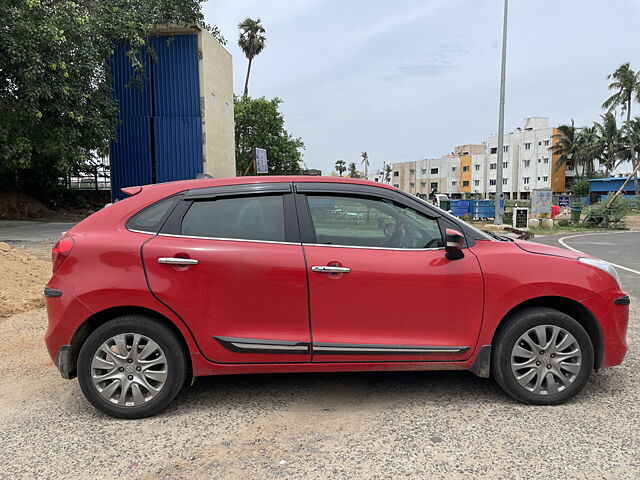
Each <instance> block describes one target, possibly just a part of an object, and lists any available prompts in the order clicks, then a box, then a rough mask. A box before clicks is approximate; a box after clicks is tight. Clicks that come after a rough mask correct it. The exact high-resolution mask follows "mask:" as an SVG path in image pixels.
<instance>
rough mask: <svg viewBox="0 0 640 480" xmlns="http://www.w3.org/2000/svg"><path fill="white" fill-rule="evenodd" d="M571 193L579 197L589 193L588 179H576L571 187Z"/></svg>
mask: <svg viewBox="0 0 640 480" xmlns="http://www.w3.org/2000/svg"><path fill="white" fill-rule="evenodd" d="M571 193H573V194H574V195H576V196H578V197H584V196H586V195H589V182H587V181H586V180H576V181H575V182H574V184H573V186H572V187H571Z"/></svg>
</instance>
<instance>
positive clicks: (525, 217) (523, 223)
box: [513, 207, 529, 230]
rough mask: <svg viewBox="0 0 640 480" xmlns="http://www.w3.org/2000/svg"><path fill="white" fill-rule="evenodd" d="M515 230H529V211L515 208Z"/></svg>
mask: <svg viewBox="0 0 640 480" xmlns="http://www.w3.org/2000/svg"><path fill="white" fill-rule="evenodd" d="M513 228H517V229H519V230H526V229H527V228H529V209H528V208H522V207H514V209H513Z"/></svg>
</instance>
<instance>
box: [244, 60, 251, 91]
mask: <svg viewBox="0 0 640 480" xmlns="http://www.w3.org/2000/svg"><path fill="white" fill-rule="evenodd" d="M251 61H252V59H251V58H250V59H249V65H248V66H247V78H246V79H245V80H244V96H245V97H248V96H249V74H250V73H251Z"/></svg>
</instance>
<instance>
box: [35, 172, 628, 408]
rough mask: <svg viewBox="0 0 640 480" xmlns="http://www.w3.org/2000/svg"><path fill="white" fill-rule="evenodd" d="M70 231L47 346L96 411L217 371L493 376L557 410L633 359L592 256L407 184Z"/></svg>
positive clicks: (219, 185)
mask: <svg viewBox="0 0 640 480" xmlns="http://www.w3.org/2000/svg"><path fill="white" fill-rule="evenodd" d="M124 190H125V192H126V193H127V194H129V195H130V196H129V197H128V198H126V199H125V200H123V201H121V202H118V203H116V204H114V205H111V206H109V207H107V208H104V209H103V210H101V211H99V212H97V213H95V214H94V215H92V216H90V217H89V218H87V219H86V220H84V221H82V222H81V223H79V224H78V225H76V226H75V227H74V228H72V229H71V230H70V231H69V232H67V233H66V234H65V235H64V236H63V237H62V238H60V240H59V241H58V243H57V244H56V246H55V247H54V249H53V277H52V278H51V280H50V281H49V283H48V284H47V286H46V288H45V296H46V297H47V309H48V314H49V328H48V330H47V334H46V343H47V347H48V350H49V353H50V355H51V357H52V359H54V361H55V364H56V366H57V367H58V369H59V370H60V373H61V374H62V376H63V377H65V378H73V377H75V376H77V377H78V379H79V382H80V387H81V388H82V391H83V392H84V394H85V396H86V397H87V399H88V400H89V401H90V402H91V403H93V405H95V406H96V407H97V408H98V409H100V410H102V411H103V412H106V413H108V414H110V415H113V416H116V417H123V418H139V417H144V416H148V415H152V414H155V413H157V412H159V411H161V410H162V409H163V408H165V407H166V406H167V405H168V404H169V403H170V402H171V401H172V400H173V399H174V397H175V396H176V394H177V393H178V392H179V391H180V389H181V388H182V387H183V386H184V384H185V382H186V381H187V380H188V379H190V378H192V377H198V376H203V375H220V374H237V373H258V372H260V373H264V372H274V373H276V372H310V371H314V372H317V371H372V370H470V371H472V372H473V373H475V374H476V375H479V376H481V377H489V375H490V374H491V375H492V376H493V377H494V378H495V380H496V381H497V382H498V383H499V384H500V386H501V387H502V388H503V389H504V390H505V391H506V392H507V393H508V394H509V395H511V396H512V397H514V398H515V399H518V400H520V401H523V402H526V403H532V404H558V403H561V402H564V401H566V400H567V399H569V398H571V397H573V396H574V395H576V394H577V393H578V392H579V391H580V390H581V389H582V388H583V387H584V385H585V384H586V382H587V380H588V378H589V376H590V374H591V372H592V371H593V370H594V369H595V370H597V369H599V368H604V367H610V366H613V365H618V364H619V363H620V362H622V359H623V358H624V355H625V352H626V350H627V345H626V340H625V336H626V330H627V321H628V314H629V307H628V305H629V297H628V296H627V295H625V293H624V292H623V291H622V290H621V288H620V282H619V280H618V277H617V275H616V272H615V270H614V269H613V268H612V267H611V266H610V265H609V264H608V263H606V262H603V261H601V260H598V259H595V258H592V257H588V256H583V255H582V254H579V253H576V252H571V251H569V250H563V249H559V248H553V247H549V246H544V245H539V244H535V243H530V242H524V241H513V240H511V239H508V238H505V237H498V236H493V235H489V234H487V233H484V232H481V231H479V230H477V229H475V228H473V227H471V226H470V225H467V224H466V223H464V222H462V221H460V220H459V219H457V218H455V217H453V216H451V215H449V214H447V213H445V212H443V211H442V210H439V209H437V208H435V207H434V206H432V205H429V204H427V203H425V202H423V201H421V200H420V199H418V198H416V197H413V196H411V195H408V194H406V193H403V192H401V191H399V190H397V189H395V188H391V187H388V186H385V185H380V184H376V183H372V182H366V181H358V180H345V179H337V178H327V177H259V178H258V177H242V178H225V179H201V180H192V181H184V182H174V183H166V184H160V185H150V186H146V187H132V188H127V189H124Z"/></svg>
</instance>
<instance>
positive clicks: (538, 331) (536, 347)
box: [491, 308, 594, 405]
mask: <svg viewBox="0 0 640 480" xmlns="http://www.w3.org/2000/svg"><path fill="white" fill-rule="evenodd" d="M507 322H508V323H506V324H505V325H504V327H503V328H501V329H500V331H499V332H498V333H497V335H496V338H495V340H494V344H493V346H494V351H493V354H492V365H491V370H492V372H493V376H494V378H495V380H496V381H497V382H498V384H499V385H500V386H501V387H502V389H503V390H504V391H505V392H506V393H508V394H509V395H510V396H511V397H513V398H515V399H516V400H519V401H521V402H525V403H531V404H537V405H556V404H559V403H563V402H565V401H567V400H569V399H570V398H572V397H574V396H575V395H577V394H578V393H579V392H580V391H581V390H582V389H583V388H584V386H585V385H586V383H587V381H588V380H589V377H590V375H591V371H592V370H593V359H594V353H593V345H592V343H591V339H590V338H589V335H588V334H587V332H586V331H585V329H584V328H583V327H582V325H580V324H579V323H578V322H577V321H576V320H575V319H573V318H572V317H570V316H569V315H567V314H565V313H562V312H560V311H558V310H554V309H551V308H531V309H527V310H523V311H521V312H518V313H517V314H516V315H514V316H512V317H511V318H509V319H508V320H507Z"/></svg>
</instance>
